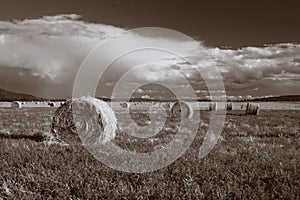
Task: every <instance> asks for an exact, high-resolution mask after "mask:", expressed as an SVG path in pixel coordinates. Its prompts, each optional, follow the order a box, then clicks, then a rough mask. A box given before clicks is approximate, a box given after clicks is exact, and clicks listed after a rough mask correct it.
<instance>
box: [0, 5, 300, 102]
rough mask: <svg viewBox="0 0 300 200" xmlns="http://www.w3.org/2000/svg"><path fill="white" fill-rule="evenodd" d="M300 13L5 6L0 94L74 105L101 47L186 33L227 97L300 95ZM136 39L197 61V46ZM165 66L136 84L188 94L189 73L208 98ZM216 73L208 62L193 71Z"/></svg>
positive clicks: (143, 72)
mask: <svg viewBox="0 0 300 200" xmlns="http://www.w3.org/2000/svg"><path fill="white" fill-rule="evenodd" d="M49 2H50V1H49ZM297 8H299V6H298V5H297V2H296V1H284V2H282V3H278V2H272V1H267V0H263V1H257V2H248V3H246V2H245V3H241V2H240V1H230V0H229V1H226V3H225V1H218V2H217V1H202V2H201V1H192V0H190V1H169V0H167V1H163V2H162V1H137V0H136V1H131V0H124V1H117V0H115V1H102V2H101V1H83V0H79V1H76V3H75V2H74V1H55V0H54V1H51V3H45V2H42V1H38V0H28V1H23V0H14V1H8V0H3V1H1V6H0V88H2V89H6V90H12V91H18V92H24V93H29V94H34V95H37V96H41V97H50V98H57V97H68V96H70V95H71V92H72V85H73V81H74V77H75V74H76V72H77V70H78V68H79V66H80V64H81V62H82V61H83V59H84V58H85V57H86V56H87V54H88V53H89V52H90V51H91V50H92V49H93V48H94V47H95V46H96V45H98V44H99V43H101V42H102V41H104V40H106V39H109V38H112V37H115V36H117V35H118V34H120V33H123V32H124V31H125V30H129V29H131V28H138V27H147V26H153V27H163V28H170V29H174V30H176V31H180V32H182V33H184V34H186V35H189V36H190V37H192V38H194V39H195V40H197V42H199V44H201V45H203V46H204V48H205V51H206V52H207V53H208V54H209V55H210V57H211V59H212V60H213V61H214V64H215V65H217V66H218V68H219V70H220V72H221V75H222V78H223V81H224V84H225V89H226V93H227V95H229V96H247V95H249V96H268V95H287V94H300V93H299V89H298V88H299V83H300V26H299V25H298V24H299V21H300V15H299V14H298V13H299V12H297ZM132 37H133V41H135V42H138V41H150V42H153V43H155V42H159V43H165V44H171V45H173V46H174V47H178V46H179V47H181V48H182V49H184V50H186V52H187V54H186V56H190V57H191V56H199V52H198V51H197V49H193V48H195V47H194V46H193V45H192V44H189V43H187V42H185V41H178V40H174V39H173V38H172V37H171V36H168V35H166V36H164V37H163V38H162V37H158V36H157V35H156V34H155V33H153V34H152V33H147V36H143V35H140V36H138V37H137V36H134V35H133V36H132ZM191 52H193V53H191ZM200 56H201V55H200ZM135 58H136V56H133V57H132V58H127V60H128V59H129V60H130V59H131V60H134V59H135ZM159 60H160V61H161V63H160V64H161V65H157V66H148V67H145V68H141V69H139V70H137V71H135V72H133V73H132V75H131V79H130V80H131V81H132V82H136V81H145V80H146V81H149V82H151V81H153V82H155V81H157V80H159V81H166V82H170V81H171V82H174V85H176V87H182V88H184V87H185V85H184V84H183V83H181V82H180V81H179V75H180V74H182V73H183V74H185V75H186V76H187V77H188V78H189V80H190V81H191V82H192V84H193V86H194V87H195V90H196V91H197V92H198V93H199V94H202V93H203V95H207V94H206V93H205V92H203V91H205V85H204V84H203V80H202V79H201V77H199V76H198V74H197V73H195V72H194V71H193V70H191V69H194V68H193V67H191V66H190V65H188V64H187V63H184V62H183V61H182V60H177V59H173V58H170V57H168V56H167V55H165V57H164V54H160V59H159ZM122 64H124V62H123V63H122ZM122 64H120V63H119V66H117V67H116V69H118V70H116V69H115V70H112V71H111V72H110V73H108V74H107V77H106V78H105V81H104V82H103V83H102V84H103V85H104V86H106V87H107V88H111V87H113V86H114V82H115V81H116V77H118V76H120V74H121V73H122V72H123V73H124V71H126V70H127V69H125V70H124V69H121V70H120V65H122ZM116 65H117V64H116ZM210 65H212V63H211V62H210V61H209V60H205V59H204V57H203V59H202V60H201V62H199V63H198V64H197V65H196V66H194V67H196V68H197V67H198V68H201V67H210ZM116 75H118V76H116ZM139 91H140V93H142V92H141V90H139ZM104 95H106V94H104Z"/></svg>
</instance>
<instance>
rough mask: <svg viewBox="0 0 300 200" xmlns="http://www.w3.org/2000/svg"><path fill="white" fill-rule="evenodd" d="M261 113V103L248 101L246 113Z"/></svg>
mask: <svg viewBox="0 0 300 200" xmlns="http://www.w3.org/2000/svg"><path fill="white" fill-rule="evenodd" d="M258 113H259V104H257V103H247V106H246V114H247V115H258Z"/></svg>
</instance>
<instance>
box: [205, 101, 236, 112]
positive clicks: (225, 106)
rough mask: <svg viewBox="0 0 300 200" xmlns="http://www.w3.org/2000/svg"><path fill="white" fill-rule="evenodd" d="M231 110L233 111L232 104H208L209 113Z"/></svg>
mask: <svg viewBox="0 0 300 200" xmlns="http://www.w3.org/2000/svg"><path fill="white" fill-rule="evenodd" d="M224 109H226V110H232V109H233V104H232V102H227V103H225V104H224V103H223V102H222V103H218V102H212V103H210V104H209V110H210V111H217V110H224Z"/></svg>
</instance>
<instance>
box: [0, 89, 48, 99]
mask: <svg viewBox="0 0 300 200" xmlns="http://www.w3.org/2000/svg"><path fill="white" fill-rule="evenodd" d="M42 100H45V99H43V98H40V97H35V96H32V95H28V94H22V93H17V92H11V91H6V90H3V89H0V101H42Z"/></svg>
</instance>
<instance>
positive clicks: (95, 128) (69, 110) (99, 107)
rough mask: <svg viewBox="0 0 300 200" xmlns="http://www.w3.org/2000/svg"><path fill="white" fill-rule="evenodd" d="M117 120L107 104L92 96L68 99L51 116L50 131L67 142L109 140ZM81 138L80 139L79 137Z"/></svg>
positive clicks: (60, 139)
mask: <svg viewBox="0 0 300 200" xmlns="http://www.w3.org/2000/svg"><path fill="white" fill-rule="evenodd" d="M116 129H117V120H116V118H115V115H114V113H113V111H112V109H111V108H110V107H109V105H108V104H107V103H106V102H104V101H101V100H99V99H95V98H92V97H81V98H78V99H74V100H68V101H67V102H66V103H64V104H63V105H62V106H60V107H59V108H58V109H57V110H56V112H55V114H54V117H53V121H52V124H51V131H52V133H53V134H54V135H55V137H56V138H57V139H58V140H59V141H63V142H66V143H68V144H78V143H80V142H81V140H82V141H84V142H100V143H102V144H105V143H106V142H109V141H111V140H112V139H113V138H114V137H115V134H116V132H115V131H116ZM80 138H81V139H80Z"/></svg>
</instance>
